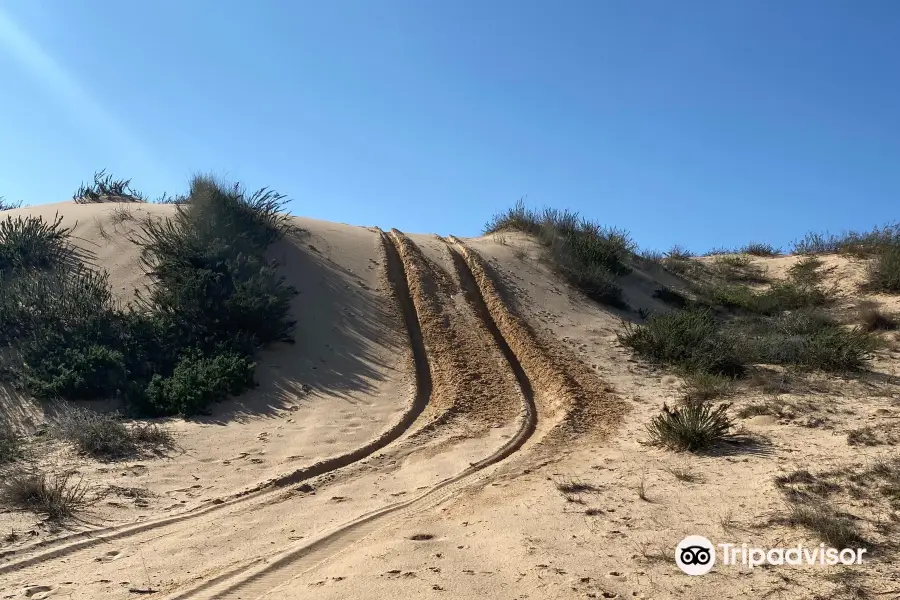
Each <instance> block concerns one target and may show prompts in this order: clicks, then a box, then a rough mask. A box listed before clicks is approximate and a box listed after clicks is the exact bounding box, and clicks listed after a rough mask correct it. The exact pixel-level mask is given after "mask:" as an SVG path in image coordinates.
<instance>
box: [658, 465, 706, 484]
mask: <svg viewBox="0 0 900 600" xmlns="http://www.w3.org/2000/svg"><path fill="white" fill-rule="evenodd" d="M666 472H667V473H669V474H671V475H672V477H674V478H675V479H677V480H678V481H683V482H685V483H699V482H701V481H703V477H702V476H701V475H699V474H697V473H695V472H694V471H692V470H691V469H690V468H688V467H669V468H668V469H666Z"/></svg>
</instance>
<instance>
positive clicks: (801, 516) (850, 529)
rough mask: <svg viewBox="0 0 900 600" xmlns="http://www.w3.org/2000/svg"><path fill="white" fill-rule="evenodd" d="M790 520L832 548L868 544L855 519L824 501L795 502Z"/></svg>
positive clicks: (857, 546) (864, 545) (856, 546)
mask: <svg viewBox="0 0 900 600" xmlns="http://www.w3.org/2000/svg"><path fill="white" fill-rule="evenodd" d="M788 522H789V523H790V524H791V525H799V526H801V527H806V528H807V529H809V530H810V531H812V532H814V533H815V534H817V535H818V536H819V537H820V538H821V539H822V541H823V542H825V543H826V544H828V545H829V546H831V547H832V548H837V549H844V548H860V547H866V546H867V544H866V541H865V540H864V539H863V537H862V535H861V534H860V532H859V530H858V529H857V528H856V525H855V524H854V523H853V521H851V520H850V519H848V518H847V517H845V516H842V515H839V514H838V513H836V512H835V510H834V509H833V508H831V507H830V506H828V505H826V504H824V503H811V504H801V503H795V504H793V505H792V506H791V510H790V513H789V516H788Z"/></svg>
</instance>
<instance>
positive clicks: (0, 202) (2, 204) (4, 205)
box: [0, 196, 22, 211]
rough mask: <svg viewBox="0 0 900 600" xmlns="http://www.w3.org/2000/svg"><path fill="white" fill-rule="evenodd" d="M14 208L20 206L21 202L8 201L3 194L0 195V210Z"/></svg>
mask: <svg viewBox="0 0 900 600" xmlns="http://www.w3.org/2000/svg"><path fill="white" fill-rule="evenodd" d="M14 208H22V202H21V201H18V202H10V201H7V200H6V198H4V197H3V196H0V211H4V210H13V209H14Z"/></svg>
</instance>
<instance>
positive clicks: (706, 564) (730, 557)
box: [675, 535, 867, 575]
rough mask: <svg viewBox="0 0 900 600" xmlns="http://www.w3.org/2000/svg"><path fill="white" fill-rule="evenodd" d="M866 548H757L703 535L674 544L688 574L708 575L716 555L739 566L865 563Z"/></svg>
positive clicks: (720, 560) (680, 566) (679, 565)
mask: <svg viewBox="0 0 900 600" xmlns="http://www.w3.org/2000/svg"><path fill="white" fill-rule="evenodd" d="M866 552H867V550H866V549H865V548H856V549H854V548H844V549H842V550H838V549H837V548H828V547H826V546H825V544H819V545H818V546H813V547H811V548H810V547H805V546H803V545H802V544H798V545H796V546H792V547H790V548H756V547H753V546H750V545H748V544H717V545H714V544H713V543H712V542H710V541H709V540H708V539H707V538H705V537H703V536H702V535H689V536H687V537H686V538H684V539H683V540H681V541H680V542H679V543H678V546H676V547H675V564H676V565H678V568H679V569H681V570H682V571H684V572H685V573H687V574H688V575H705V574H706V573H709V572H710V570H712V568H713V566H714V565H715V564H716V561H717V558H718V559H719V562H720V564H723V565H729V566H731V565H738V566H743V567H747V568H749V569H753V568H754V567H759V566H762V565H821V566H829V567H830V566H835V565H838V564H841V565H858V564H862V557H863V554H865V553H866Z"/></svg>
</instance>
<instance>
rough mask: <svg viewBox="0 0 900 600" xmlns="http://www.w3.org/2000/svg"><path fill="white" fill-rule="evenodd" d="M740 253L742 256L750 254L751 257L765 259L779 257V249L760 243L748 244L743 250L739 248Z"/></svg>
mask: <svg viewBox="0 0 900 600" xmlns="http://www.w3.org/2000/svg"><path fill="white" fill-rule="evenodd" d="M741 252H742V253H744V254H750V255H751V256H762V257H766V258H773V257H775V256H780V255H781V249H780V248H776V247H775V246H773V245H772V244H766V243H762V242H750V243H749V244H747V245H746V246H744V247H743V248H741Z"/></svg>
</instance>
